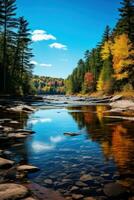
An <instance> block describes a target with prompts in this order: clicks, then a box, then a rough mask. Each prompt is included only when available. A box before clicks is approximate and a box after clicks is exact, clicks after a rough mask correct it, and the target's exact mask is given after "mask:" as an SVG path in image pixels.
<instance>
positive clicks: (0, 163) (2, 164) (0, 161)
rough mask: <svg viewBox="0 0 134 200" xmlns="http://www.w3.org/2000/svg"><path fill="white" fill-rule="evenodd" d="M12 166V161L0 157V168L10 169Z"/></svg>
mask: <svg viewBox="0 0 134 200" xmlns="http://www.w3.org/2000/svg"><path fill="white" fill-rule="evenodd" d="M13 164H14V161H12V160H7V159H5V158H1V157H0V168H10V167H12V165H13Z"/></svg>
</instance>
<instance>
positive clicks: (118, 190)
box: [104, 183, 127, 197]
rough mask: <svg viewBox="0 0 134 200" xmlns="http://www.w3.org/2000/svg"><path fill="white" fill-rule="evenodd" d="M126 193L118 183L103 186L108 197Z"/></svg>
mask: <svg viewBox="0 0 134 200" xmlns="http://www.w3.org/2000/svg"><path fill="white" fill-rule="evenodd" d="M126 192H127V191H126V189H125V188H124V187H123V186H122V185H121V184H119V183H108V184H106V185H105V186H104V193H105V194H106V195H107V196H108V197H118V196H122V195H124V194H125V193H126Z"/></svg>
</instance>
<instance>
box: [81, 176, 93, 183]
mask: <svg viewBox="0 0 134 200" xmlns="http://www.w3.org/2000/svg"><path fill="white" fill-rule="evenodd" d="M92 180H93V177H92V176H91V175H89V174H84V175H83V176H81V177H80V181H83V182H87V181H92Z"/></svg>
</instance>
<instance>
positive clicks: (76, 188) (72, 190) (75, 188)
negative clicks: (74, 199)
mask: <svg viewBox="0 0 134 200" xmlns="http://www.w3.org/2000/svg"><path fill="white" fill-rule="evenodd" d="M70 191H71V192H77V191H79V187H77V186H73V187H72V188H71V189H70Z"/></svg>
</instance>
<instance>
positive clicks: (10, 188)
mask: <svg viewBox="0 0 134 200" xmlns="http://www.w3.org/2000/svg"><path fill="white" fill-rule="evenodd" d="M27 194H28V190H27V188H25V187H24V186H22V185H19V184H14V183H5V184H0V200H17V199H21V198H24V197H26V196H27Z"/></svg>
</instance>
